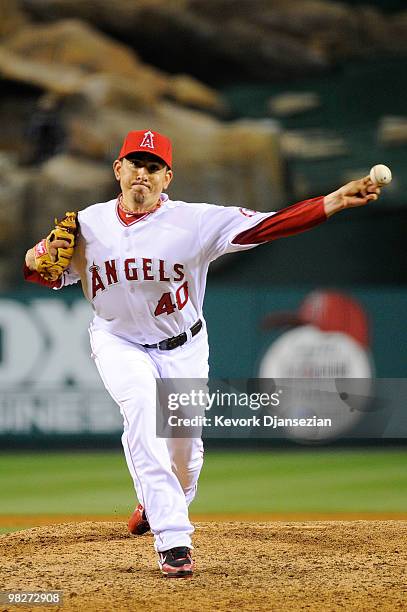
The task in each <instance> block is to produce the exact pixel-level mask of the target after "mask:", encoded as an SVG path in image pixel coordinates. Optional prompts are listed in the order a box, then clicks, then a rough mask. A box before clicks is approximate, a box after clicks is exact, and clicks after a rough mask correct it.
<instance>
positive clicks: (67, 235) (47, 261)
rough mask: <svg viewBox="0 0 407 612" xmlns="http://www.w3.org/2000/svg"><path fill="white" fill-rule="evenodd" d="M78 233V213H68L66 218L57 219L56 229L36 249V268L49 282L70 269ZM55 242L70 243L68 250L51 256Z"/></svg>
mask: <svg viewBox="0 0 407 612" xmlns="http://www.w3.org/2000/svg"><path fill="white" fill-rule="evenodd" d="M77 231H78V222H77V213H75V212H67V213H65V217H64V218H63V219H62V220H61V221H58V219H55V228H54V229H53V230H52V232H51V233H50V234H48V236H47V237H46V238H44V239H43V240H41V242H39V243H38V244H36V245H35V247H34V256H35V266H36V270H37V272H38V273H39V274H40V275H41V276H42V277H43V278H45V279H46V280H48V281H55V280H58V278H60V276H62V274H63V273H64V272H65V270H66V269H67V268H68V267H69V265H70V263H71V259H72V255H73V251H74V247H75V239H76V234H77ZM54 240H64V241H65V242H68V243H69V246H68V247H66V248H59V249H57V253H56V255H55V256H52V255H51V254H50V244H51V243H52V242H54Z"/></svg>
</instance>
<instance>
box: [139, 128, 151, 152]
mask: <svg viewBox="0 0 407 612" xmlns="http://www.w3.org/2000/svg"><path fill="white" fill-rule="evenodd" d="M140 147H148V148H149V149H154V134H153V132H150V130H148V132H145V133H144V136H143V140H142V141H141V143H140Z"/></svg>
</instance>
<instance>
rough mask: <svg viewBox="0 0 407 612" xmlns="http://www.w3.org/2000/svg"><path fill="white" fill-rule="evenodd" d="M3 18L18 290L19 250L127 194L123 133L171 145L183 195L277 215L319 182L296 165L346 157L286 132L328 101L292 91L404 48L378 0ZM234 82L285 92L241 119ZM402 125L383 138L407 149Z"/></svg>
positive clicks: (10, 241)
mask: <svg viewBox="0 0 407 612" xmlns="http://www.w3.org/2000/svg"><path fill="white" fill-rule="evenodd" d="M0 13H1V20H0V79H1V85H2V96H1V101H0V112H1V119H2V129H1V131H0V237H1V257H0V287H1V288H3V289H5V288H8V287H11V286H13V284H14V283H16V282H18V280H19V274H20V268H21V257H22V253H23V252H24V251H25V249H26V248H28V247H29V246H32V244H34V243H35V242H36V241H37V240H38V239H39V238H40V237H41V236H42V235H43V234H44V233H46V232H48V231H49V228H50V224H51V223H52V220H53V218H54V216H59V215H62V214H63V213H64V212H65V211H66V210H78V209H81V208H83V207H85V206H87V205H88V204H91V203H93V202H96V201H103V200H106V199H109V198H111V197H113V196H114V195H115V194H116V193H117V186H116V184H115V181H114V178H113V174H112V170H111V163H112V161H113V160H114V159H115V157H116V155H117V152H118V150H119V148H120V144H121V141H122V139H123V136H124V135H125V133H126V132H127V131H128V130H130V129H143V128H152V129H156V130H159V131H162V132H164V133H165V134H167V135H168V136H169V137H170V138H172V139H173V142H174V148H175V165H174V170H175V180H174V182H173V184H172V186H171V195H172V196H173V197H176V198H179V199H185V200H190V201H208V202H214V203H220V204H237V205H243V206H247V207H249V208H255V209H258V210H276V209H278V208H280V207H282V206H284V205H286V204H287V203H288V202H287V198H289V197H290V196H291V195H292V194H293V193H294V194H296V193H298V194H301V195H302V191H308V190H309V191H312V190H313V187H314V185H313V184H312V182H311V183H305V185H304V186H303V189H302V188H301V185H300V186H299V187H298V186H297V188H296V189H293V188H292V185H291V184H290V180H289V179H290V173H289V172H288V170H289V161H290V159H291V158H293V157H294V158H295V157H296V156H297V157H298V156H300V157H303V158H307V157H308V158H309V159H312V160H315V159H326V158H332V157H333V158H335V157H338V156H341V155H342V154H343V153H344V149H343V147H344V143H343V142H342V140H341V138H338V136H337V135H336V134H335V133H330V132H329V131H328V132H327V130H326V126H325V127H324V128H322V129H321V130H319V131H317V132H315V129H314V131H313V132H311V133H310V132H308V133H307V132H305V133H303V132H302V131H301V130H300V131H298V130H292V129H291V130H290V129H286V126H285V125H284V121H283V119H284V117H287V116H288V117H290V116H297V115H298V114H300V115H301V114H304V113H305V114H306V113H307V112H318V109H319V108H320V105H321V100H320V97H319V96H318V94H317V93H316V92H315V91H308V92H302V93H301V92H300V93H299V92H294V93H293V92H292V91H291V89H292V83H294V82H295V81H296V80H297V79H300V78H304V77H305V76H309V77H313V76H315V77H319V78H321V79H324V77H325V76H326V75H329V74H332V73H334V72H335V71H336V70H338V66H340V65H341V64H342V63H344V62H347V61H350V60H353V59H363V60H366V61H371V62H373V63H374V62H375V61H376V58H379V57H382V56H383V54H386V55H392V54H394V55H398V56H400V55H401V56H404V55H407V10H400V11H398V12H392V13H389V14H385V13H383V12H381V11H380V9H378V8H374V7H372V6H369V5H368V4H366V5H355V6H351V5H349V4H345V3H339V2H331V1H323V0H300V1H299V0H291V1H290V2H286V0H267V1H266V0H172V1H170V2H169V1H168V0H166V1H163V0H132V1H130V0H116V2H114V3H112V2H108V1H107V0H87V1H82V0H0ZM235 82H251V83H254V84H259V83H264V82H267V83H279V84H280V85H281V84H283V85H282V88H283V89H284V88H286V89H287V91H286V92H284V91H282V92H281V93H280V95H279V96H275V97H273V98H271V99H270V102H269V107H268V109H267V112H266V113H265V114H264V116H262V117H258V118H244V112H242V113H240V117H241V118H237V115H236V113H234V112H233V109H231V106H230V101H228V99H227V98H226V97H225V96H223V95H222V94H221V93H220V91H221V89H222V88H223V87H224V86H225V84H233V83H235ZM242 117H243V118H242ZM402 119H403V118H400V117H393V118H392V117H388V118H387V123H383V125H382V129H383V130H387V131H386V133H387V134H389V133H390V132H392V134H393V137H394V138H396V139H397V138H398V139H400V134H403V130H404V136H403V135H402V136H401V144H402V146H404V145H405V142H406V139H405V134H406V128H405V125H404V124H403V121H402ZM379 161H381V160H379ZM334 186H335V185H333V187H334ZM306 195H307V194H306V193H304V197H305V196H306ZM309 195H311V194H309Z"/></svg>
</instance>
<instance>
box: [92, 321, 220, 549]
mask: <svg viewBox="0 0 407 612" xmlns="http://www.w3.org/2000/svg"><path fill="white" fill-rule="evenodd" d="M89 333H90V338H91V347H92V354H93V358H94V360H95V363H96V366H97V368H98V370H99V373H100V376H101V378H102V380H103V383H104V385H105V387H106V389H107V391H108V392H109V393H110V395H111V397H112V398H113V400H114V401H115V402H116V403H117V404H118V406H119V407H120V412H121V414H122V416H123V423H124V431H123V435H122V443H123V448H124V453H125V456H126V462H127V466H128V469H129V471H130V474H131V476H132V478H133V482H134V486H135V490H136V493H137V497H138V499H139V501H140V503H141V504H143V506H144V508H145V512H146V515H147V519H148V521H149V523H150V527H151V531H152V532H153V534H154V536H155V547H156V550H157V551H160V552H162V551H165V550H168V549H170V548H173V547H174V546H188V547H190V548H192V544H191V534H192V533H193V531H194V528H193V526H192V524H191V522H190V520H189V517H188V505H189V504H190V502H191V501H192V500H193V498H194V496H195V491H196V487H197V482H198V478H199V473H200V471H201V467H202V463H203V444H202V440H201V439H200V438H175V439H174V438H173V439H170V438H159V437H157V435H156V383H155V379H156V378H172V379H177V378H199V379H206V378H207V377H208V370H209V367H208V357H209V348H208V338H207V333H206V329H205V326H204V327H203V329H202V330H201V331H200V332H199V333H198V334H197V335H196V336H195V337H193V338H192V339H190V340H189V341H188V342H186V343H185V344H184V345H182V346H180V347H178V348H175V349H173V350H170V351H162V350H159V349H145V348H144V347H143V346H141V345H140V344H134V343H132V342H129V341H127V340H124V339H123V338H120V337H118V336H114V335H112V334H110V333H109V332H106V331H105V330H101V329H95V328H94V327H92V326H91V328H90V330H89Z"/></svg>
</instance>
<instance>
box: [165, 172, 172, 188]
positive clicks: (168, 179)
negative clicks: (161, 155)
mask: <svg viewBox="0 0 407 612" xmlns="http://www.w3.org/2000/svg"><path fill="white" fill-rule="evenodd" d="M172 177H173V173H172V170H170V169H169V168H168V169H167V171H166V173H165V179H164V185H163V187H164V189H168V186H169V184H170V183H171V181H172Z"/></svg>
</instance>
